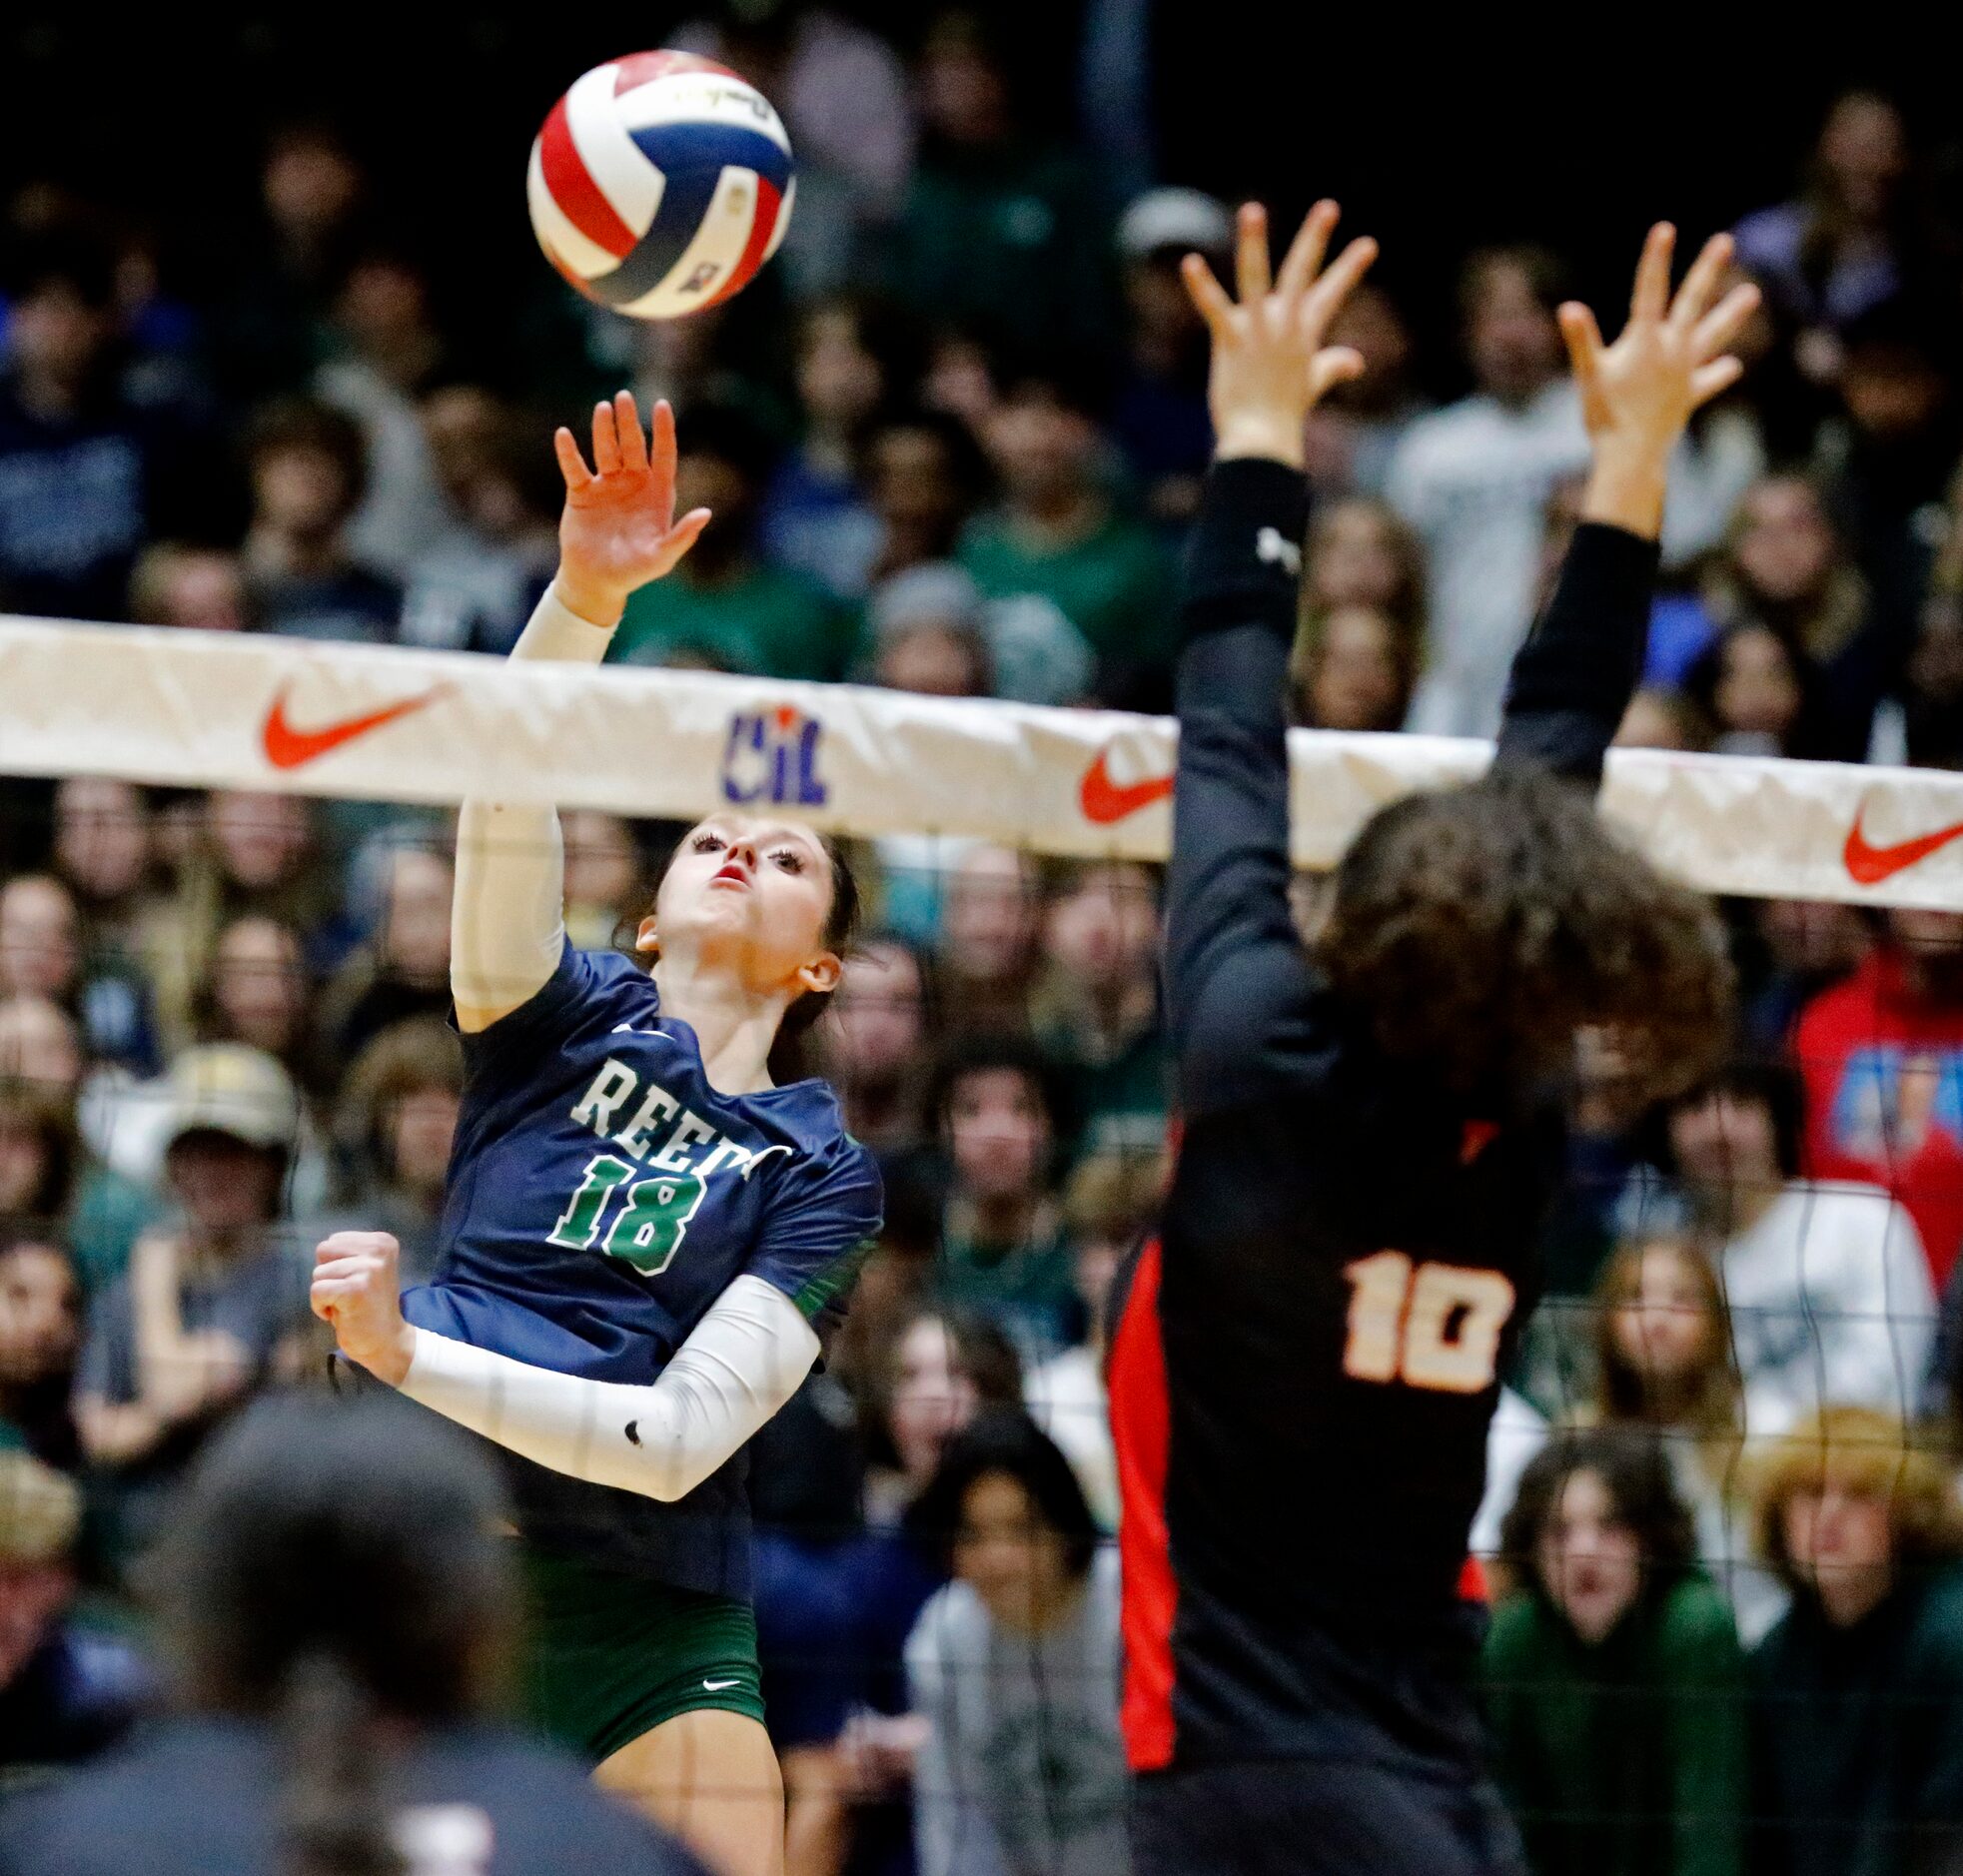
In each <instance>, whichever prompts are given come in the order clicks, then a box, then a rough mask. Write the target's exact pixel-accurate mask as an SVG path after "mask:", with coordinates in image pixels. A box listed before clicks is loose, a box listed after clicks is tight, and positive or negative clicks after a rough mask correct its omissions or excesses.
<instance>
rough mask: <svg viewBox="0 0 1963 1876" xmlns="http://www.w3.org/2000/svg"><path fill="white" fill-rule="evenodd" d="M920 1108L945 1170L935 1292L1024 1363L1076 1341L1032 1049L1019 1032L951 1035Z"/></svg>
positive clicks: (1050, 1134)
mask: <svg viewBox="0 0 1963 1876" xmlns="http://www.w3.org/2000/svg"><path fill="white" fill-rule="evenodd" d="M929 1105H930V1107H931V1108H932V1110H933V1112H934V1113H935V1114H936V1115H938V1117H939V1120H940V1128H941V1140H942V1144H943V1147H944V1148H945V1151H946V1154H947V1161H948V1170H949V1174H950V1178H949V1182H948V1190H947V1199H946V1203H945V1205H944V1207H943V1210H942V1215H941V1250H940V1258H939V1260H938V1262H937V1264H936V1266H935V1270H934V1278H933V1284H932V1289H933V1295H934V1297H935V1300H936V1301H937V1302H941V1303H946V1304H951V1305H954V1306H956V1307H960V1308H967V1309H973V1310H979V1311H981V1312H982V1313H983V1314H985V1315H987V1316H989V1317H991V1318H993V1319H994V1321H995V1322H996V1323H998V1324H999V1325H1000V1326H1001V1327H1002V1328H1003V1329H1004V1330H1006V1331H1007V1332H1008V1334H1009V1336H1010V1338H1011V1340H1013V1341H1014V1342H1015V1344H1016V1345H1017V1347H1018V1349H1019V1350H1020V1351H1021V1352H1022V1353H1023V1356H1024V1358H1025V1360H1026V1361H1027V1360H1040V1359H1042V1358H1045V1357H1048V1356H1051V1355H1054V1354H1056V1353H1057V1352H1058V1351H1059V1350H1061V1349H1064V1348H1066V1347H1068V1346H1069V1345H1070V1344H1071V1343H1072V1342H1074V1341H1075V1340H1076V1339H1077V1335H1076V1331H1077V1328H1078V1318H1079V1308H1080V1306H1079V1303H1078V1298H1077V1286H1076V1278H1075V1272H1074V1270H1073V1267H1072V1260H1071V1254H1070V1246H1069V1244H1068V1242H1067V1240H1066V1237H1065V1234H1064V1225H1063V1209H1062V1207H1061V1206H1060V1205H1059V1204H1058V1203H1057V1200H1056V1195H1055V1193H1054V1191H1053V1189H1052V1181H1051V1171H1052V1168H1051V1161H1052V1158H1053V1152H1054V1146H1055V1141H1056V1121H1055V1103H1054V1101H1053V1099H1052V1097H1051V1094H1050V1087H1049V1072H1048V1068H1047V1066H1046V1064H1045V1063H1044V1061H1043V1058H1042V1056H1041V1055H1040V1054H1038V1053H1037V1050H1036V1048H1035V1045H1034V1044H1032V1043H1030V1042H1029V1041H1027V1040H1026V1039H1025V1038H1023V1037H1020V1036H982V1037H976V1038H974V1039H972V1040H970V1041H968V1042H965V1043H962V1044H959V1045H957V1046H956V1047H955V1048H954V1049H953V1050H951V1051H950V1052H949V1054H948V1055H947V1057H946V1058H945V1059H944V1060H943V1061H942V1063H941V1065H940V1068H939V1070H938V1072H937V1073H936V1075H935V1078H934V1086H933V1089H932V1091H931V1095H930V1101H929Z"/></svg>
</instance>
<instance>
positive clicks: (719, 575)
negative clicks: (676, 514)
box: [612, 406, 858, 682]
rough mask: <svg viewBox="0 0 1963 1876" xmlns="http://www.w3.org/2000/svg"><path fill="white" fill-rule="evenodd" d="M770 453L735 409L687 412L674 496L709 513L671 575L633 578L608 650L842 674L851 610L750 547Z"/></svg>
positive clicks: (649, 658)
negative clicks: (652, 580)
mask: <svg viewBox="0 0 1963 1876" xmlns="http://www.w3.org/2000/svg"><path fill="white" fill-rule="evenodd" d="M772 454H773V453H772V450H771V447H770V443H769V440H768V439H767V438H766V437H765V436H764V435H763V433H762V432H761V431H760V430H759V429H757V427H756V426H755V425H754V424H752V423H751V422H750V420H749V419H748V418H746V417H744V416H743V415H742V414H741V413H740V412H738V411H735V410H732V409H729V408H727V407H720V406H697V407H696V408H695V409H693V410H691V411H690V413H689V416H688V423H687V425H686V427H685V429H684V431H683V443H682V450H681V462H680V466H679V470H678V473H677V475H676V478H675V486H676V494H675V499H676V501H677V502H679V503H681V504H682V507H681V509H680V511H682V512H685V511H686V510H687V509H688V508H695V507H704V508H707V509H709V511H710V512H711V513H712V514H713V515H714V517H715V518H714V519H713V520H712V521H710V522H709V524H708V526H707V527H706V528H705V529H704V530H703V532H702V537H701V539H700V540H698V541H697V542H696V543H695V546H694V548H693V550H692V551H691V552H690V553H689V555H688V558H687V561H686V562H685V563H684V565H683V566H682V567H679V568H677V569H676V571H675V574H674V577H673V578H671V579H664V580H661V581H660V582H659V583H658V584H657V585H652V586H643V587H642V588H641V589H640V591H639V592H637V593H635V594H634V596H633V597H632V598H631V599H629V600H628V601H627V610H626V613H625V615H624V616H623V617H622V619H621V621H620V627H619V630H618V631H617V632H616V633H615V634H614V641H613V651H612V655H613V657H614V658H616V659H618V660H620V661H623V662H625V663H629V664H692V665H695V666H698V667H700V666H707V667H708V668H709V669H711V670H724V671H745V672H749V673H752V674H754V675H756V676H761V677H786V678H815V679H818V680H820V681H824V682H831V681H836V680H837V679H838V678H841V677H843V676H844V675H845V671H846V667H847V666H848V665H849V664H850V663H851V661H852V655H853V650H854V647H855V644H856V641H857V635H858V634H857V621H856V620H855V618H854V617H853V615H852V613H851V612H850V611H849V610H848V609H847V608H845V607H844V606H842V605H840V604H839V602H838V601H837V600H835V599H833V598H832V597H831V595H830V594H828V593H827V592H826V591H825V590H824V588H823V587H821V586H819V585H818V584H817V583H816V582H815V581H813V580H810V579H808V578H806V577H805V576H804V575H803V574H801V573H794V572H790V571H787V570H785V569H783V568H780V567H773V566H769V565H767V564H766V563H765V562H764V561H763V559H762V558H761V556H760V555H759V554H758V552H757V550H756V517H757V506H758V502H759V500H760V499H761V494H762V490H763V486H764V481H765V478H766V476H767V475H768V473H769V470H770V463H771V458H772Z"/></svg>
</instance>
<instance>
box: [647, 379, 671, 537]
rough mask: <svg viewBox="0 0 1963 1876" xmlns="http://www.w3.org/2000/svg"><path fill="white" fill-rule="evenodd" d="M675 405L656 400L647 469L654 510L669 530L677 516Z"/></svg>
mask: <svg viewBox="0 0 1963 1876" xmlns="http://www.w3.org/2000/svg"><path fill="white" fill-rule="evenodd" d="M675 457H676V450H675V439H674V406H673V405H671V404H670V403H669V402H668V401H667V399H665V398H657V399H655V401H654V408H653V410H651V411H650V412H648V414H647V468H648V470H649V472H650V473H651V474H652V475H653V477H654V508H655V512H656V513H658V514H659V515H660V517H661V525H662V526H663V527H666V526H667V525H668V524H669V522H670V521H671V520H672V518H673V516H674V471H675Z"/></svg>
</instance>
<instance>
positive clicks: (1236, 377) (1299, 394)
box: [1182, 202, 1377, 469]
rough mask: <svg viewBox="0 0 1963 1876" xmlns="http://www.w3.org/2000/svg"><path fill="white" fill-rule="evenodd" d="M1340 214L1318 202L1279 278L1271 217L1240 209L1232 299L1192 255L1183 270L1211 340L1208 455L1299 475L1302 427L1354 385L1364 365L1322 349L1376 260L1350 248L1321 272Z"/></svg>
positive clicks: (1366, 243)
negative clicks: (1272, 254)
mask: <svg viewBox="0 0 1963 1876" xmlns="http://www.w3.org/2000/svg"><path fill="white" fill-rule="evenodd" d="M1340 214H1341V211H1340V210H1339V209H1338V208H1337V206H1336V204H1335V203H1334V202H1319V203H1317V204H1316V206H1315V207H1314V208H1313V209H1311V210H1310V211H1309V216H1308V219H1307V220H1306V221H1304V223H1303V224H1302V227H1301V229H1300V230H1299V231H1298V232H1297V234H1296V237H1295V241H1294V243H1293V245H1292V246H1291V247H1290V248H1289V251H1288V257H1287V259H1285V260H1284V261H1283V262H1282V271H1281V273H1280V275H1279V276H1272V277H1271V274H1270V271H1269V262H1268V213H1267V211H1266V210H1265V209H1263V208H1262V207H1261V205H1260V204H1259V203H1253V202H1251V203H1249V204H1248V205H1247V206H1246V207H1245V208H1243V209H1242V211H1241V214H1240V221H1239V225H1238V231H1237V235H1238V239H1237V245H1236V252H1235V277H1236V279H1235V284H1236V287H1237V289H1238V291H1239V296H1240V297H1239V299H1238V301H1236V300H1234V299H1230V298H1229V297H1228V294H1227V290H1226V289H1225V288H1224V287H1222V286H1221V284H1220V282H1219V281H1217V280H1216V279H1215V278H1214V274H1213V269H1212V268H1210V267H1209V266H1208V265H1207V264H1206V262H1205V261H1204V260H1203V259H1202V258H1201V257H1200V256H1199V255H1197V254H1189V255H1188V256H1187V257H1186V260H1185V262H1184V264H1183V266H1182V272H1183V274H1184V276H1185V280H1186V291H1187V292H1188V293H1189V294H1190V295H1191V296H1192V299H1193V304H1194V306H1195V307H1196V308H1197V309H1198V310H1199V313H1200V317H1201V318H1202V319H1204V320H1205V321H1206V323H1207V329H1208V331H1209V332H1211V333H1212V335H1213V367H1212V372H1211V375H1210V377H1209V380H1208V386H1207V401H1208V404H1209V407H1210V408H1211V410H1212V412H1213V425H1214V455H1215V457H1216V458H1217V459H1219V460H1220V461H1222V462H1225V461H1227V460H1228V459H1230V458H1233V457H1273V458H1276V459H1278V460H1279V461H1281V462H1284V463H1288V464H1291V465H1292V466H1294V467H1295V468H1297V469H1300V468H1301V467H1302V460H1303V458H1302V442H1303V440H1302V427H1303V424H1304V422H1305V421H1306V420H1307V418H1308V416H1309V413H1310V412H1311V411H1313V410H1314V409H1315V408H1316V405H1317V403H1318V402H1319V401H1320V400H1321V398H1322V397H1323V395H1324V394H1325V393H1326V392H1328V391H1329V390H1330V388H1331V387H1332V386H1335V385H1340V384H1342V383H1343V382H1344V380H1345V379H1350V378H1355V377H1356V376H1357V375H1358V374H1359V373H1360V372H1362V370H1363V369H1364V361H1363V357H1362V355H1361V354H1360V353H1358V352H1356V351H1354V350H1353V349H1352V348H1351V347H1349V346H1326V345H1324V343H1323V339H1324V336H1325V334H1327V332H1328V331H1329V326H1330V322H1331V321H1332V320H1333V319H1335V317H1336V314H1337V310H1338V309H1339V308H1340V307H1341V306H1342V305H1343V302H1344V301H1345V300H1346V299H1347V298H1348V297H1349V295H1350V290H1351V289H1352V288H1353V287H1355V286H1356V284H1357V282H1358V281H1360V280H1362V279H1363V277H1364V273H1365V270H1366V269H1368V268H1369V266H1370V264H1371V263H1372V262H1373V261H1374V260H1376V259H1377V243H1376V242H1374V241H1372V240H1370V239H1369V238H1368V237H1366V238H1364V239H1361V240H1358V241H1353V242H1351V243H1350V245H1349V246H1348V247H1347V248H1345V249H1344V250H1343V252H1342V254H1340V255H1339V256H1338V257H1337V258H1336V260H1335V261H1334V262H1333V263H1332V264H1331V265H1330V266H1329V267H1328V268H1325V267H1324V266H1323V257H1324V255H1325V254H1326V253H1327V252H1328V249H1329V238H1330V236H1331V235H1332V234H1333V233H1334V232H1335V229H1336V224H1337V219H1338V217H1339V215H1340Z"/></svg>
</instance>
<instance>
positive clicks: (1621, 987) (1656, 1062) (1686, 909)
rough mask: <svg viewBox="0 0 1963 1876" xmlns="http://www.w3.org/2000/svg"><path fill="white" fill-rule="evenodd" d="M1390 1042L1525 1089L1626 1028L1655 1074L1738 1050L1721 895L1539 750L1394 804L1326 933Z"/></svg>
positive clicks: (1658, 1090)
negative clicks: (1628, 831) (1604, 812)
mask: <svg viewBox="0 0 1963 1876" xmlns="http://www.w3.org/2000/svg"><path fill="white" fill-rule="evenodd" d="M1314 950H1315V953H1316V956H1317V959H1318V962H1319V963H1320V964H1321V965H1322V967H1323V969H1324V971H1325V972H1326V973H1327V975H1328V977H1329V980H1330V982H1331V983H1332V985H1334V986H1335V988H1336V990H1337V991H1338V993H1339V994H1340V995H1341V996H1342V997H1344V999H1345V1000H1346V1001H1348V1002H1350V1003H1351V1004H1353V1005H1354V1006H1356V1007H1357V1008H1358V1009H1360V1010H1362V1011H1363V1012H1365V1013H1366V1015H1367V1019H1368V1021H1369V1023H1370V1025H1371V1028H1372V1030H1373V1032H1374V1033H1375V1035H1376V1038H1377V1041H1378V1043H1379V1045H1380V1046H1381V1047H1382V1048H1383V1049H1384V1051H1385V1052H1386V1053H1387V1054H1388V1055H1391V1056H1393V1057H1396V1058H1400V1059H1403V1060H1408V1061H1411V1062H1412V1063H1414V1064H1422V1065H1423V1066H1424V1067H1425V1068H1426V1069H1428V1070H1429V1071H1430V1072H1433V1073H1436V1074H1438V1075H1439V1076H1440V1077H1441V1078H1442V1079H1443V1080H1444V1081H1445V1082H1446V1083H1447V1084H1448V1085H1449V1086H1451V1087H1453V1088H1454V1089H1456V1090H1458V1091H1460V1092H1462V1093H1484V1094H1497V1095H1500V1096H1507V1097H1514V1098H1517V1097H1518V1096H1519V1095H1521V1094H1523V1093H1525V1092H1526V1091H1527V1090H1529V1089H1531V1088H1532V1087H1534V1086H1535V1085H1537V1084H1538V1083H1540V1082H1542V1081H1544V1080H1546V1079H1548V1078H1549V1077H1552V1076H1554V1075H1557V1074H1560V1073H1562V1072H1564V1071H1565V1070H1566V1068H1567V1067H1568V1065H1569V1062H1570V1059H1571V1056H1572V1052H1573V1040H1574V1032H1575V1031H1576V1030H1577V1029H1579V1028H1582V1027H1583V1026H1586V1025H1590V1024H1599V1025H1603V1026H1606V1027H1608V1028H1611V1029H1613V1030H1615V1031H1616V1032H1618V1036H1619V1038H1620V1040H1621V1041H1622V1043H1623V1046H1624V1047H1625V1048H1627V1049H1628V1050H1629V1052H1630V1055H1631V1058H1632V1061H1633V1063H1634V1067H1635V1070H1636V1073H1637V1075H1638V1077H1639V1079H1640V1080H1641V1081H1642V1082H1643V1083H1644V1085H1645V1091H1646V1092H1647V1093H1649V1094H1651V1095H1654V1096H1663V1095H1667V1094H1669V1093H1671V1092H1673V1091H1674V1090H1676V1089H1677V1088H1680V1087H1682V1086H1683V1085H1684V1084H1685V1083H1687V1082H1691V1081H1694V1080H1695V1079H1696V1078H1697V1077H1698V1076H1699V1075H1701V1074H1702V1073H1703V1072H1704V1071H1705V1069H1706V1068H1707V1067H1708V1066H1709V1065H1710V1064H1711V1062H1712V1061H1713V1059H1714V1058H1715V1057H1716V1056H1718V1055H1719V1054H1721V1053H1722V1051H1723V1050H1724V1047H1725V1045H1726V1042H1727V1040H1728V1037H1729V1032H1730V1015H1731V991H1732V971H1731V964H1730V959H1729V956H1728V954H1727V951H1726V947H1725V939H1724V929H1723V926H1722V925H1721V924H1720V922H1719V920H1718V917H1717V914H1716V912H1715V911H1714V910H1713V908H1712V907H1711V905H1710V903H1709V902H1708V901H1707V900H1706V899H1704V898H1703V897H1702V896H1701V895H1699V894H1697V893H1694V892H1692V891H1690V890H1689V889H1688V888H1687V887H1684V886H1680V885H1677V884H1676V883H1675V882H1673V881H1671V880H1668V879H1665V878H1664V877H1663V876H1662V875H1661V874H1659V873H1658V872H1657V871H1656V870H1655V868H1653V867H1652V866H1651V865H1650V864H1649V863H1648V861H1646V860H1644V859H1643V858H1641V856H1640V855H1638V854H1636V853H1635V852H1634V851H1633V850H1631V849H1630V848H1629V847H1628V846H1626V845H1624V844H1623V842H1622V841H1620V840H1618V839H1617V838H1616V837H1615V836H1614V834H1612V833H1611V832H1610V831H1609V829H1608V828H1607V827H1605V826H1604V825H1603V824H1602V822H1601V821H1600V820H1598V819H1597V818H1596V816H1595V813H1594V810H1593V807H1592V805H1591V803H1590V802H1589V800H1588V797H1587V796H1586V795H1585V794H1584V793H1583V792H1582V791H1581V790H1580V789H1578V788H1577V787H1575V786H1574V784H1572V783H1571V782H1567V781H1563V780H1561V779H1559V778H1558V777H1555V776H1552V775H1550V774H1547V773H1545V772H1544V771H1541V770H1538V769H1533V768H1527V767H1510V766H1508V767H1501V768H1495V769H1494V770H1493V771H1492V772H1491V773H1489V774H1488V775H1486V776H1484V777H1483V778H1482V779H1480V780H1479V781H1476V782H1472V783H1469V784H1467V785H1466V786H1464V787H1461V788H1452V789H1446V790H1443V791H1440V792H1437V793H1430V794H1418V795H1411V796H1408V797H1407V798H1406V799H1404V800H1402V801H1397V802H1393V803H1392V804H1391V805H1390V806H1389V807H1387V808H1384V809H1381V810H1380V811H1379V812H1378V813H1377V814H1376V815H1374V816H1373V817H1372V818H1371V819H1370V821H1368V822H1367V823H1366V824H1365V826H1364V829H1363V831H1362V832H1361V833H1360V834H1359V835H1358V836H1357V838H1356V839H1355V841H1353V842H1352V843H1351V846H1350V849H1349V851H1348V852H1347V853H1346V854H1345V855H1344V856H1343V860H1342V862H1341V864H1340V865H1339V866H1338V868H1337V871H1336V877H1335V882H1334V891H1333V892H1332V894H1331V898H1330V904H1329V911H1328V915H1327V918H1326V921H1325V923H1324V925H1323V928H1322V930H1321V931H1320V933H1318V934H1317V936H1316V938H1315V941H1314Z"/></svg>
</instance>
